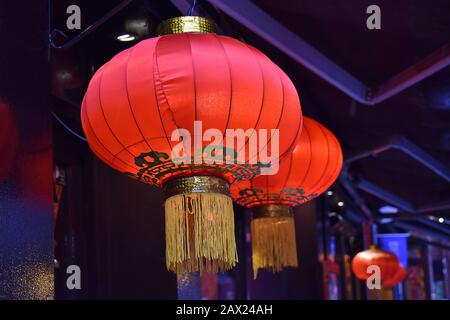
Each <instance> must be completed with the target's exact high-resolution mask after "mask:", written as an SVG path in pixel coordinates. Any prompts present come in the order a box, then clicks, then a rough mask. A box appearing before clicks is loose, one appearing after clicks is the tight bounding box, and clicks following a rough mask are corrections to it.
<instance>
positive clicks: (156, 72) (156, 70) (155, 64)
mask: <svg viewBox="0 0 450 320" xmlns="http://www.w3.org/2000/svg"><path fill="white" fill-rule="evenodd" d="M160 39H161V38H158V40H157V42H156V44H155V52H154V53H153V54H154V59H153V88H154V92H155V101H156V106H157V109H158V114H159V120H160V121H161V126H162V128H163V131H164V135H165V136H166V141H167V144H168V145H169V149H170V152H172V144H171V143H170V141H169V137H168V136H167V130H166V126H165V125H164V121H163V119H162V115H161V109H160V105H159V99H158V93H157V90H156V75H158V81H161V79H160V77H159V67H158V54H157V49H158V45H159V41H160ZM163 94H164V95H165V93H164V90H163ZM166 99H167V98H166ZM167 105H169V103H167ZM169 111H170V112H172V111H171V110H170V108H169ZM172 117H173V116H172ZM173 120H174V123H175V119H173ZM175 126H176V127H177V128H178V126H177V124H176V123H175Z"/></svg>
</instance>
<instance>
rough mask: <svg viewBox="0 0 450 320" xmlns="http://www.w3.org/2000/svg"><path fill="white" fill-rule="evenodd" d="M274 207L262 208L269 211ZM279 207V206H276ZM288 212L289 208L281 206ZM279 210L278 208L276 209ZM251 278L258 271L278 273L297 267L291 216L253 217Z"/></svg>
mask: <svg viewBox="0 0 450 320" xmlns="http://www.w3.org/2000/svg"><path fill="white" fill-rule="evenodd" d="M274 206H276V205H270V206H264V207H266V208H264V209H265V210H269V211H270V210H271V209H270V208H272V209H273V207H274ZM277 207H281V206H277ZM283 207H286V208H283V209H284V210H287V211H288V212H290V209H291V208H290V207H287V206H283ZM278 209H279V208H278ZM251 232H252V250H253V277H254V278H255V279H256V277H257V275H258V270H259V269H260V268H266V269H269V270H271V271H272V272H274V273H275V272H280V271H281V270H282V269H283V268H285V267H297V266H298V262H297V246H296V240H295V224H294V217H293V216H292V214H277V213H276V211H275V212H273V211H272V212H271V214H267V213H266V214H265V215H262V216H259V217H258V216H255V217H254V218H253V219H252V222H251Z"/></svg>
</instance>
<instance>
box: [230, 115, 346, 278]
mask: <svg viewBox="0 0 450 320" xmlns="http://www.w3.org/2000/svg"><path fill="white" fill-rule="evenodd" d="M341 167H342V150H341V147H340V145H339V142H338V140H337V139H336V137H335V136H334V135H333V134H332V133H331V132H330V131H329V130H328V129H327V128H325V127H324V126H322V125H321V124H320V123H318V122H317V121H315V120H312V119H309V118H306V117H304V119H303V130H302V133H301V136H300V139H299V141H298V142H297V144H296V145H295V148H294V150H293V152H292V154H290V155H289V156H287V157H286V158H285V159H283V160H281V162H280V168H279V171H278V173H277V174H275V175H265V176H258V177H255V178H254V179H251V180H249V181H242V182H239V183H235V184H232V185H231V195H232V197H233V200H234V201H235V202H236V203H237V204H239V205H242V206H245V207H248V208H253V211H254V214H253V219H252V222H251V231H252V247H253V268H254V275H255V276H256V274H257V270H258V269H259V268H268V269H271V270H272V271H274V272H277V271H280V270H281V269H282V268H283V267H287V266H297V248H296V241H295V226H294V219H293V215H292V208H291V207H294V206H297V205H300V204H302V203H305V202H307V201H309V200H311V199H313V198H314V197H317V196H318V195H320V194H321V193H323V192H324V191H325V190H326V189H327V188H328V187H329V186H330V185H331V184H332V183H333V182H334V181H335V180H336V178H337V177H338V176H339V173H340V171H341Z"/></svg>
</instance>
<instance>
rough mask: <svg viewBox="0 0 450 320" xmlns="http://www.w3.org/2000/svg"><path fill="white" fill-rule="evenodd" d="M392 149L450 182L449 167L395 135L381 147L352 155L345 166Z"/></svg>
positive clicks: (345, 162) (405, 139) (345, 161)
mask: <svg viewBox="0 0 450 320" xmlns="http://www.w3.org/2000/svg"><path fill="white" fill-rule="evenodd" d="M391 149H397V150H400V151H402V152H403V153H405V154H407V155H408V156H410V157H411V158H413V159H414V160H416V161H417V162H419V163H421V164H422V165H424V166H425V167H426V168H428V169H430V170H431V171H433V172H434V173H436V174H437V175H438V176H440V177H442V178H443V179H445V180H446V181H447V182H450V169H449V168H448V167H447V166H445V165H444V164H442V163H441V162H440V161H438V160H437V159H435V158H433V157H432V156H431V155H430V154H428V153H427V152H426V151H424V150H423V149H421V148H420V147H419V146H417V145H416V144H414V143H412V142H411V141H410V140H408V139H407V138H405V137H404V136H400V135H394V136H392V137H390V138H389V139H388V141H387V142H386V143H384V144H382V145H380V146H377V147H374V148H371V149H369V150H365V151H362V152H359V153H357V154H354V155H350V156H349V157H347V158H346V159H345V160H344V164H345V166H346V167H348V166H349V165H350V164H351V163H353V162H355V161H357V160H361V159H364V158H367V157H370V156H377V155H379V154H380V153H382V152H385V151H388V150H391Z"/></svg>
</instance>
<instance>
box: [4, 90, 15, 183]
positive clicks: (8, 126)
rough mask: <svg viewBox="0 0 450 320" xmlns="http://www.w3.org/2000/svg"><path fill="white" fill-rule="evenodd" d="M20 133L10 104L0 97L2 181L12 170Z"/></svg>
mask: <svg viewBox="0 0 450 320" xmlns="http://www.w3.org/2000/svg"><path fill="white" fill-rule="evenodd" d="M18 141H19V133H18V131H17V126H16V122H15V120H14V116H13V114H12V112H11V109H10V106H9V104H8V103H7V102H6V101H5V100H4V99H2V98H1V97H0V182H1V181H2V180H3V179H5V178H6V177H7V176H8V174H9V173H10V172H11V170H12V167H13V165H14V160H15V158H16V154H17V146H18Z"/></svg>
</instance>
